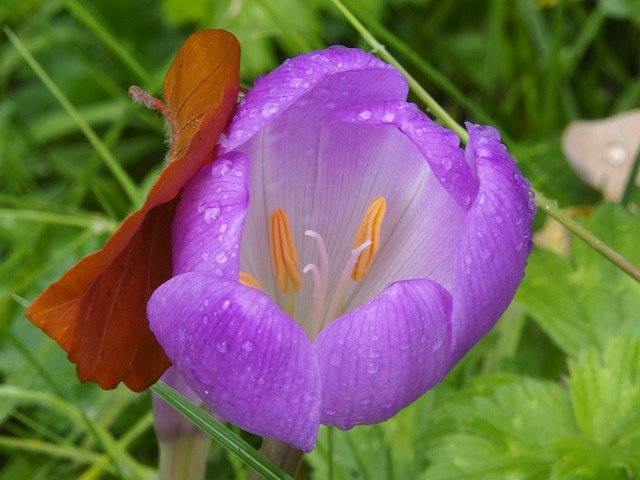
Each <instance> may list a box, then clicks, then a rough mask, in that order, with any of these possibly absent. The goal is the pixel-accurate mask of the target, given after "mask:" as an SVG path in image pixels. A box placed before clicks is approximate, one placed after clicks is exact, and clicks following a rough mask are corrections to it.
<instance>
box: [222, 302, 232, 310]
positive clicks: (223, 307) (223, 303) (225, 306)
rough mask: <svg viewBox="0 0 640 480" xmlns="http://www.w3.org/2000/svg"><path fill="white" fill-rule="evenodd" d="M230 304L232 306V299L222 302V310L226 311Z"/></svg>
mask: <svg viewBox="0 0 640 480" xmlns="http://www.w3.org/2000/svg"><path fill="white" fill-rule="evenodd" d="M230 306H231V301H230V300H225V301H224V302H222V305H220V310H222V311H223V312H226V311H227V310H229V307H230Z"/></svg>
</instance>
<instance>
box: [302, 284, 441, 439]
mask: <svg viewBox="0 0 640 480" xmlns="http://www.w3.org/2000/svg"><path fill="white" fill-rule="evenodd" d="M450 322H451V296H450V295H449V293H448V292H447V291H446V290H445V289H444V288H442V287H441V286H440V285H438V284H437V283H435V282H431V281H429V280H408V281H403V282H397V283H394V284H392V285H391V286H389V288H387V289H386V290H385V291H384V292H382V293H381V294H380V295H378V296H377V297H375V298H374V299H372V300H371V301H370V302H368V303H366V304H365V305H363V306H361V307H360V308H358V309H356V310H353V311H351V312H349V313H348V314H346V315H344V316H342V317H339V318H338V319H336V320H334V321H333V322H332V323H331V324H329V325H328V326H327V327H326V328H325V329H324V330H322V331H321V332H320V334H319V335H318V337H317V338H316V340H315V342H314V347H315V349H316V352H317V354H318V361H319V363H320V375H321V377H322V423H324V424H327V425H335V426H337V427H339V428H343V429H347V428H351V427H353V426H354V425H357V424H366V423H377V422H382V421H384V420H386V419H388V418H389V417H391V416H393V415H395V414H396V413H397V412H398V411H399V410H400V409H402V408H404V407H406V406H407V405H409V404H410V403H411V402H413V401H414V400H416V399H417V398H418V397H419V396H420V395H422V394H423V393H424V392H425V391H427V390H429V389H430V388H432V387H433V386H434V385H436V384H437V383H438V382H439V381H440V380H441V379H442V377H443V376H444V375H445V374H446V372H447V370H448V367H449V353H450V352H449V346H450V339H451V325H450Z"/></svg>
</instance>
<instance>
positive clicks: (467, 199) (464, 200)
mask: <svg viewBox="0 0 640 480" xmlns="http://www.w3.org/2000/svg"><path fill="white" fill-rule="evenodd" d="M461 200H462V204H463V205H469V203H470V202H471V197H470V196H469V195H463V196H462V198H461Z"/></svg>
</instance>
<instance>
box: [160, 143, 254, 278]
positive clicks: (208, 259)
mask: <svg viewBox="0 0 640 480" xmlns="http://www.w3.org/2000/svg"><path fill="white" fill-rule="evenodd" d="M248 176H249V162H248V160H247V158H246V157H245V156H244V155H243V154H241V153H237V152H234V153H228V154H226V155H223V156H221V157H219V158H218V159H216V160H215V161H214V162H213V163H212V164H210V165H207V166H205V167H203V168H202V169H201V170H200V171H199V172H198V173H197V174H196V175H195V176H194V177H193V179H192V180H191V181H190V182H189V183H188V184H187V186H186V188H185V191H184V195H183V197H182V199H181V200H180V203H179V204H178V207H177V209H176V214H175V217H174V220H173V226H172V237H173V238H172V239H173V271H174V275H178V274H181V273H186V272H195V271H203V272H209V273H211V274H214V275H216V276H218V277H223V278H227V279H230V280H237V279H238V274H239V259H238V254H239V250H240V238H241V236H242V228H243V226H244V219H245V215H246V213H247V208H248V205H249V193H248V189H249V186H248Z"/></svg>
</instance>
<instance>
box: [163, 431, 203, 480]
mask: <svg viewBox="0 0 640 480" xmlns="http://www.w3.org/2000/svg"><path fill="white" fill-rule="evenodd" d="M210 443H211V442H210V440H209V437H208V436H207V435H206V434H204V433H202V432H195V433H194V434H192V435H180V436H177V437H176V438H174V439H172V440H167V441H161V442H159V445H160V470H159V473H158V479H159V480H171V479H175V478H188V479H193V480H198V479H204V478H205V470H206V466H207V452H208V451H209V444H210Z"/></svg>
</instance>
